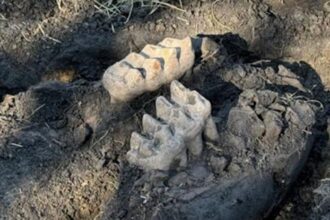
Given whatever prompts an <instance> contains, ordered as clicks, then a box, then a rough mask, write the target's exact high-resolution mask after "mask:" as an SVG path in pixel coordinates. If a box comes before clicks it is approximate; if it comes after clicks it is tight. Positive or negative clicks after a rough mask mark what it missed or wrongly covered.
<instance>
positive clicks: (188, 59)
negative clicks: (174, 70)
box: [158, 37, 195, 74]
mask: <svg viewBox="0 0 330 220" xmlns="http://www.w3.org/2000/svg"><path fill="white" fill-rule="evenodd" d="M158 45H160V46H162V47H170V48H175V49H176V50H177V51H178V53H179V54H178V57H179V66H180V67H179V68H180V73H181V74H183V73H185V72H186V71H188V70H189V69H190V68H191V67H192V66H193V65H194V62H195V51H194V48H193V43H192V39H191V37H186V38H184V39H182V40H178V39H174V38H165V39H164V40H163V41H162V42H160V43H159V44H158Z"/></svg>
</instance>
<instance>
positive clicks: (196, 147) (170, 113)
mask: <svg viewBox="0 0 330 220" xmlns="http://www.w3.org/2000/svg"><path fill="white" fill-rule="evenodd" d="M156 112H157V117H159V118H161V119H162V120H164V121H165V122H166V123H168V124H169V125H170V126H171V127H173V129H174V132H175V134H177V135H178V136H181V137H182V138H183V139H184V141H185V143H186V145H187V148H188V149H189V151H190V152H191V153H192V154H193V155H196V156H198V155H200V154H201V153H202V149H203V141H202V135H201V133H202V129H203V124H204V123H203V121H202V119H197V118H191V116H190V115H189V114H187V113H186V112H185V111H184V110H183V109H182V108H180V107H178V106H175V105H173V104H172V103H170V102H169V101H168V100H167V99H166V98H165V97H163V96H160V97H158V98H157V99H156Z"/></svg>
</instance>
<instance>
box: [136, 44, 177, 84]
mask: <svg viewBox="0 0 330 220" xmlns="http://www.w3.org/2000/svg"><path fill="white" fill-rule="evenodd" d="M141 54H144V55H146V56H148V57H149V58H158V59H160V61H161V62H162V64H163V66H164V71H163V74H164V77H165V79H166V81H165V82H164V83H169V82H171V81H172V80H174V79H177V78H179V77H180V76H182V74H181V73H180V68H178V67H179V60H178V58H177V57H178V52H177V50H176V49H175V48H163V47H160V46H154V45H146V46H145V47H144V48H143V50H142V51H141Z"/></svg>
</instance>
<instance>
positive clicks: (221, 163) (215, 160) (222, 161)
mask: <svg viewBox="0 0 330 220" xmlns="http://www.w3.org/2000/svg"><path fill="white" fill-rule="evenodd" d="M210 165H211V167H212V170H213V172H214V173H217V174H219V173H221V172H222V171H223V170H224V169H225V168H226V167H227V166H228V160H227V159H226V158H225V157H223V156H221V157H217V156H213V155H212V156H211V158H210Z"/></svg>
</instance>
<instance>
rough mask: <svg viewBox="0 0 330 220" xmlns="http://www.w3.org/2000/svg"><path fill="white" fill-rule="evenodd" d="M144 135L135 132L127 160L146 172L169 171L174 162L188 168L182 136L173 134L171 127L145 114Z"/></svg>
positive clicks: (143, 122) (143, 121)
mask: <svg viewBox="0 0 330 220" xmlns="http://www.w3.org/2000/svg"><path fill="white" fill-rule="evenodd" d="M142 126H143V130H144V133H146V135H147V136H143V135H141V134H138V133H137V132H133V133H132V136H131V150H130V151H128V153H127V160H128V161H129V162H130V163H131V164H135V165H138V166H140V167H142V168H143V169H145V170H153V169H155V170H169V169H170V167H171V165H172V164H173V163H174V162H176V161H177V162H179V165H180V166H186V164H187V155H186V151H185V147H184V142H183V140H182V138H181V137H180V136H177V135H175V134H173V132H172V131H171V129H170V127H169V126H168V125H166V124H164V123H162V122H160V121H158V120H156V119H154V118H153V117H152V116H150V115H148V114H145V115H144V116H143V120H142Z"/></svg>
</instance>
